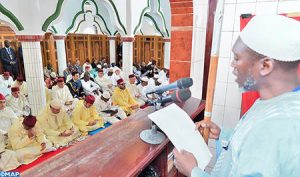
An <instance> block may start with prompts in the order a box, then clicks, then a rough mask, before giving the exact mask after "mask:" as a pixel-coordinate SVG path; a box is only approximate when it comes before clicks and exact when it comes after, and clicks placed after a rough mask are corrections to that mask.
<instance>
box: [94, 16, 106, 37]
mask: <svg viewBox="0 0 300 177" xmlns="http://www.w3.org/2000/svg"><path fill="white" fill-rule="evenodd" d="M94 22H95V23H96V24H97V25H98V27H99V29H100V31H101V33H102V34H105V33H104V32H103V31H102V28H101V26H100V24H99V23H98V22H97V21H96V18H95V17H94Z"/></svg>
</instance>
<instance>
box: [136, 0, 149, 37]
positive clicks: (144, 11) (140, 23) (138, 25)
mask: <svg viewBox="0 0 300 177" xmlns="http://www.w3.org/2000/svg"><path fill="white" fill-rule="evenodd" d="M149 6H150V0H148V2H147V7H145V8H144V9H143V11H142V13H141V15H140V19H139V23H138V24H137V25H136V27H135V28H134V31H133V34H135V33H136V32H137V30H138V28H139V27H140V26H141V25H142V19H143V17H144V15H145V13H146V10H147V9H148V8H150V7H149Z"/></svg>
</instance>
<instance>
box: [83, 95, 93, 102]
mask: <svg viewBox="0 0 300 177" xmlns="http://www.w3.org/2000/svg"><path fill="white" fill-rule="evenodd" d="M84 100H85V101H86V102H87V103H89V104H94V102H95V97H94V96H93V95H88V96H86V97H85V99H84Z"/></svg>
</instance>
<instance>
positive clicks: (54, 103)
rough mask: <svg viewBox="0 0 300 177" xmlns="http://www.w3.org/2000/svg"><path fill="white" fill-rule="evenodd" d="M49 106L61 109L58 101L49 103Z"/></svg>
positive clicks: (60, 103)
mask: <svg viewBox="0 0 300 177" xmlns="http://www.w3.org/2000/svg"><path fill="white" fill-rule="evenodd" d="M50 106H51V107H52V108H54V109H60V108H61V107H62V102H61V101H60V100H59V99H54V100H52V101H51V102H50Z"/></svg>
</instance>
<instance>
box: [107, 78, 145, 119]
mask: <svg viewBox="0 0 300 177" xmlns="http://www.w3.org/2000/svg"><path fill="white" fill-rule="evenodd" d="M117 84H118V87H116V88H115V90H114V93H113V95H112V100H113V102H114V103H115V104H116V105H118V106H120V107H121V108H122V109H123V110H124V111H125V113H126V114H127V115H130V114H132V113H133V111H134V110H135V109H137V108H139V104H138V103H137V102H136V101H135V100H134V98H133V97H132V96H131V95H130V92H129V90H128V89H127V88H126V84H125V82H124V80H123V79H119V80H117Z"/></svg>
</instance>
